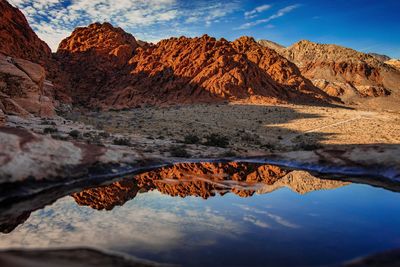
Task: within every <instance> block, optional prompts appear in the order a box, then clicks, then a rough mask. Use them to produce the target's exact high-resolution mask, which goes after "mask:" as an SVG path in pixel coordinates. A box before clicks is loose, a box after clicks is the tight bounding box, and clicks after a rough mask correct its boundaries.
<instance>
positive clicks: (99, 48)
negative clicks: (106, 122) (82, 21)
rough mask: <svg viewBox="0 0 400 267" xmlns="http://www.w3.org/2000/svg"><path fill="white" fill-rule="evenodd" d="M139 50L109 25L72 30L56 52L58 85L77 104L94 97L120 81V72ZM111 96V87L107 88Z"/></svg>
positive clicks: (133, 43)
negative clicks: (64, 88) (111, 84)
mask: <svg viewBox="0 0 400 267" xmlns="http://www.w3.org/2000/svg"><path fill="white" fill-rule="evenodd" d="M137 47H139V45H138V43H137V42H136V39H135V38H134V37H133V36H132V35H130V34H128V33H126V32H124V31H123V30H122V29H121V28H114V27H113V26H112V25H111V24H109V23H103V24H100V23H94V24H91V25H89V26H88V27H80V28H77V29H75V30H74V31H73V32H72V34H71V36H70V37H68V38H66V39H65V40H63V41H62V42H61V43H60V45H59V48H58V50H57V53H56V59H57V61H58V62H59V65H60V72H59V73H58V75H55V76H57V79H58V83H63V84H65V87H67V88H69V90H68V91H67V92H66V93H67V94H70V96H71V97H72V99H73V100H74V102H75V103H77V104H82V105H86V104H88V103H89V102H90V101H91V99H93V98H97V97H98V94H99V88H102V87H104V86H108V85H109V83H110V81H112V80H114V79H116V80H118V79H120V78H121V76H122V75H123V72H121V71H122V69H123V67H124V66H125V65H126V64H127V63H128V61H129V59H130V58H131V57H132V56H133V53H134V51H135V49H136V48H137ZM106 91H107V93H106V95H107V94H109V95H112V94H113V87H112V86H111V87H110V88H107V89H106Z"/></svg>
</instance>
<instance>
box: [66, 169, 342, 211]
mask: <svg viewBox="0 0 400 267" xmlns="http://www.w3.org/2000/svg"><path fill="white" fill-rule="evenodd" d="M347 184H348V183H346V182H340V181H332V180H322V179H318V178H316V177H314V176H312V175H310V174H309V173H307V172H297V171H286V170H284V169H282V168H280V167H277V166H273V165H261V164H249V163H237V162H230V163H183V164H176V165H174V166H172V167H165V168H160V169H156V170H153V171H150V172H146V173H143V174H140V175H137V176H135V177H132V178H126V179H124V180H122V181H119V182H115V183H113V184H111V185H107V186H102V187H97V188H93V189H87V190H84V191H82V192H80V193H76V194H73V195H72V196H73V197H74V199H75V201H76V202H77V203H78V204H79V205H85V206H90V207H92V208H94V209H99V210H102V209H107V210H111V209H113V208H114V207H115V206H121V205H123V204H124V203H125V202H126V201H128V200H131V199H133V198H134V197H135V196H136V195H137V193H138V192H142V193H143V192H147V191H149V190H157V191H159V192H161V193H162V194H166V195H169V196H173V197H188V196H195V197H201V198H204V199H207V198H209V197H214V196H216V195H221V196H223V195H225V194H226V193H233V194H236V195H238V196H240V197H250V196H252V195H254V193H258V194H266V193H270V192H273V191H275V190H277V189H280V188H283V187H288V188H290V189H291V190H292V191H294V192H297V193H299V194H305V193H308V192H311V191H315V190H322V189H334V188H338V187H342V186H345V185H347Z"/></svg>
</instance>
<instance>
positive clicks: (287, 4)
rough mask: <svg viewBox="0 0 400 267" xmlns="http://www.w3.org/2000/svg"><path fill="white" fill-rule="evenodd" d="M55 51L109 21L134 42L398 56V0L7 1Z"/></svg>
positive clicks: (399, 3)
mask: <svg viewBox="0 0 400 267" xmlns="http://www.w3.org/2000/svg"><path fill="white" fill-rule="evenodd" d="M10 2H11V3H12V4H13V5H15V6H17V7H19V8H20V9H21V10H22V12H23V13H24V14H25V16H26V17H27V19H28V21H29V23H30V25H31V26H32V28H33V29H34V30H35V32H36V33H37V34H38V35H39V37H40V38H41V39H43V40H44V41H46V42H47V43H48V44H49V46H50V47H51V48H52V50H53V51H55V50H56V49H57V47H58V44H59V43H60V41H61V40H62V39H63V38H65V37H67V36H69V35H70V33H71V32H72V31H73V29H74V28H76V27H78V26H87V25H88V24H90V23H93V22H105V21H107V22H110V23H112V24H113V25H114V26H119V27H121V28H123V29H124V30H125V31H127V32H129V33H131V34H133V35H134V36H135V37H136V38H137V39H141V40H144V41H149V42H157V41H159V40H161V39H165V38H169V37H172V36H182V35H184V36H188V37H194V36H201V35H203V34H208V35H210V36H214V37H216V38H221V37H224V38H225V39H228V40H235V39H236V38H238V37H240V36H243V35H247V36H253V37H254V38H255V39H257V40H258V39H267V40H272V41H274V42H277V43H280V44H282V45H285V46H289V45H291V44H293V43H295V42H297V41H300V40H303V39H307V40H310V41H314V42H318V43H335V44H338V45H343V46H347V47H351V48H354V49H356V50H359V51H361V52H377V53H381V54H386V55H388V56H390V57H393V58H400V15H399V11H400V1H399V0H332V1H322V0H281V1H279V0H264V1H256V0H233V1H227V0H220V1H216V0H203V1H201V0H190V1H187V0H186V1H184V0H10Z"/></svg>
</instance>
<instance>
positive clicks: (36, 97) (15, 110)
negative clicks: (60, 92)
mask: <svg viewBox="0 0 400 267" xmlns="http://www.w3.org/2000/svg"><path fill="white" fill-rule="evenodd" d="M45 78H46V75H45V70H44V68H43V67H41V66H40V65H38V64H36V63H33V62H31V61H28V60H24V59H18V58H12V57H10V56H5V55H3V54H0V109H1V110H2V111H3V112H4V113H5V114H9V115H20V116H26V115H29V114H33V115H37V116H42V117H50V116H53V115H54V114H55V112H54V105H53V102H52V101H51V99H50V98H49V97H48V96H46V95H45V91H44V88H45Z"/></svg>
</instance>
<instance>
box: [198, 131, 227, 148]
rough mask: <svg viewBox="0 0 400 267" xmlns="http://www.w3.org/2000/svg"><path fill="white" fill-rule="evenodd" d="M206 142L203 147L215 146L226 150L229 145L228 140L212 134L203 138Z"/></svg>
mask: <svg viewBox="0 0 400 267" xmlns="http://www.w3.org/2000/svg"><path fill="white" fill-rule="evenodd" d="M205 138H206V142H204V145H206V146H215V147H222V148H226V147H227V146H228V145H229V139H228V138H227V137H225V136H222V135H219V134H216V133H212V134H210V135H207V136H205Z"/></svg>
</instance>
